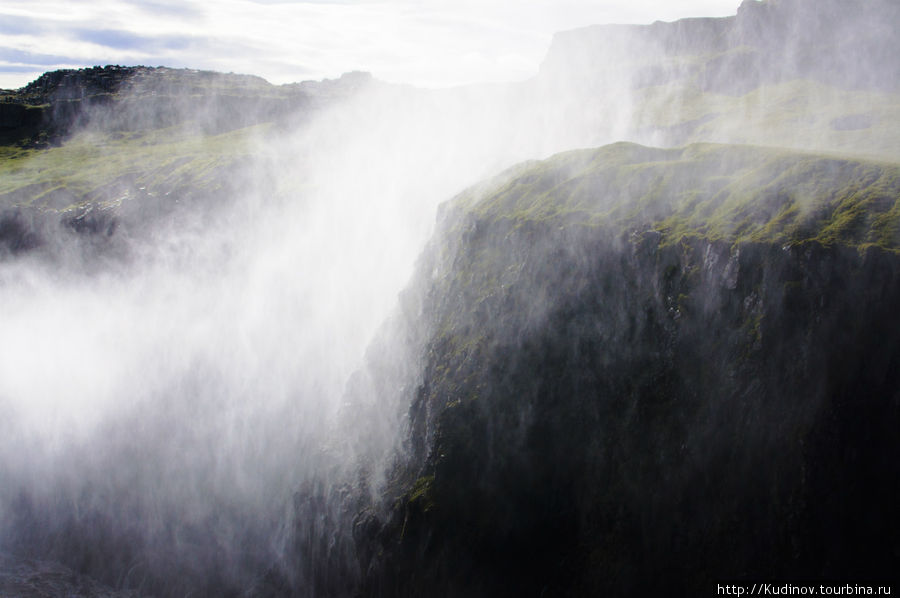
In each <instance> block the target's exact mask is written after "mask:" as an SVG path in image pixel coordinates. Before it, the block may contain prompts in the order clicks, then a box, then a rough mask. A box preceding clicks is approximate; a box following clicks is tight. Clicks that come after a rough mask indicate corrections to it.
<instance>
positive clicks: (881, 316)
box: [357, 146, 900, 596]
mask: <svg viewBox="0 0 900 598" xmlns="http://www.w3.org/2000/svg"><path fill="white" fill-rule="evenodd" d="M764 154H765V152H764V151H763V150H750V149H745V150H738V149H735V148H717V149H715V150H714V151H710V153H708V154H706V157H705V158H703V160H708V161H705V162H704V164H705V166H704V171H705V175H706V176H707V177H709V178H708V181H710V182H712V181H716V183H715V185H722V187H720V188H719V191H718V192H714V191H712V190H707V191H702V190H700V189H701V188H702V187H703V186H704V183H703V181H702V180H701V179H700V178H699V175H698V174H697V171H696V170H695V169H693V168H692V167H691V166H690V163H691V162H692V161H693V159H691V158H690V157H689V155H690V148H689V149H688V150H685V151H680V150H678V151H674V153H670V154H669V155H668V159H669V162H668V163H667V165H666V166H660V162H659V161H660V159H661V158H664V157H665V155H664V153H662V152H660V153H655V154H654V153H653V152H652V151H650V150H646V152H645V151H644V150H641V149H640V148H636V147H633V146H615V147H612V148H604V150H599V151H596V152H593V153H587V154H584V153H581V154H580V153H577V152H574V153H572V154H570V155H567V157H565V158H558V159H557V160H556V161H554V162H551V163H550V164H538V165H529V166H528V167H524V168H523V169H521V170H520V171H515V172H512V173H508V174H507V175H506V176H505V177H504V178H503V179H502V180H500V181H498V182H495V184H494V185H493V186H489V189H488V190H486V191H484V190H482V191H480V192H472V193H470V194H464V195H463V196H461V197H459V198H457V199H456V200H455V201H454V202H451V203H450V204H449V205H448V206H447V208H446V210H445V214H444V220H443V224H442V227H441V229H442V231H441V233H440V235H439V236H438V237H437V239H436V241H435V243H434V245H433V246H432V248H431V250H430V253H429V254H428V256H427V257H426V258H424V259H423V262H422V264H421V267H420V277H419V279H418V285H419V287H418V288H419V291H418V292H419V295H418V296H419V297H420V301H421V303H420V305H421V307H420V309H421V312H420V315H419V316H418V318H417V320H416V321H418V322H428V323H429V324H427V325H426V326H425V328H421V325H419V326H420V327H419V328H418V329H417V330H418V335H411V336H410V338H417V339H418V340H417V341H415V342H416V343H419V346H420V347H421V348H420V349H418V350H420V351H421V352H422V355H423V356H425V363H424V366H423V371H424V374H423V377H422V379H421V383H420V385H419V388H418V391H417V392H416V393H415V395H414V399H413V402H412V405H411V407H410V409H409V422H410V424H409V436H408V442H407V446H408V447H409V452H408V457H407V459H408V460H407V461H405V463H404V465H403V466H402V467H400V468H399V469H398V471H397V473H396V478H395V482H394V485H393V487H391V488H390V489H389V490H388V491H387V493H386V496H385V498H384V501H385V503H386V505H387V506H386V507H381V509H383V510H381V511H379V507H377V506H375V507H373V508H372V510H371V511H369V512H368V514H367V515H364V516H363V517H361V518H360V520H359V521H360V523H359V525H358V529H357V543H358V549H359V554H360V555H361V557H362V563H361V570H362V571H364V572H368V573H367V577H366V579H365V584H364V590H363V594H364V595H367V596H420V595H429V596H517V595H544V596H593V595H640V594H644V593H646V592H656V591H660V592H663V593H665V594H666V595H685V596H690V595H700V594H703V593H706V592H708V591H709V588H710V587H714V586H713V584H714V583H715V581H716V580H717V579H733V578H740V577H747V578H769V577H784V578H813V579H824V578H827V577H834V576H837V577H847V578H851V577H852V578H860V579H861V578H884V577H885V576H889V575H890V574H891V572H892V571H895V570H896V568H897V566H898V565H900V544H898V540H897V537H896V534H894V532H893V530H896V529H897V527H898V525H900V521H898V514H897V510H896V504H897V503H898V500H900V481H898V477H897V476H896V474H895V465H894V464H895V463H896V462H897V459H898V458H900V442H898V441H897V438H896V430H897V429H898V426H900V392H898V388H900V367H898V366H900V338H898V337H897V335H896V334H895V333H894V332H893V331H895V330H897V329H898V328H897V327H898V325H900V319H898V315H897V314H896V310H895V309H894V306H895V305H896V302H897V301H900V258H898V254H897V248H898V247H900V245H898V243H897V241H898V238H897V235H896V228H894V233H893V237H892V240H891V241H890V242H887V243H885V244H882V245H878V244H871V243H866V242H865V241H863V242H862V243H857V242H853V241H848V240H846V239H845V240H844V241H833V242H829V241H828V240H827V235H826V236H819V235H817V233H820V232H821V227H822V224H821V223H822V221H823V220H827V219H828V218H829V216H827V215H825V212H818V213H811V214H809V219H808V220H804V222H806V223H807V224H808V223H818V224H816V225H815V226H812V225H810V226H812V227H811V228H810V226H807V225H806V224H802V225H801V224H798V226H797V227H796V228H795V229H794V231H793V232H792V233H791V234H790V235H789V236H790V237H791V238H790V240H785V239H783V238H781V237H778V240H777V241H776V237H777V235H775V236H770V235H771V231H772V229H771V228H769V227H770V226H771V225H773V224H774V222H776V221H777V220H779V218H780V217H779V216H778V214H779V210H780V208H783V207H785V206H787V205H789V204H790V201H791V199H790V198H791V197H797V196H798V195H801V194H804V193H806V191H804V187H805V185H807V183H808V182H809V181H808V180H806V178H805V177H804V176H803V175H800V174H798V173H797V170H796V169H795V168H794V167H795V166H796V163H793V165H792V163H791V161H790V158H789V157H788V156H785V155H781V156H780V157H779V158H777V159H772V160H771V161H769V160H768V159H767V158H765V157H764ZM770 157H771V156H770ZM616 160H619V162H618V164H619V167H620V168H613V167H607V168H604V167H603V166H602V164H603V162H604V161H616ZM802 160H812V161H813V162H816V161H817V160H816V159H812V158H810V157H808V156H807V157H804V158H802ZM822 160H825V161H826V162H827V160H826V159H822ZM735 161H743V162H744V164H745V165H746V167H747V168H746V170H744V171H743V176H745V177H749V178H750V179H756V178H757V177H760V178H771V179H772V180H778V173H779V172H782V173H788V172H791V173H793V175H795V176H794V177H793V178H792V179H788V178H782V179H780V182H779V183H778V184H777V185H773V186H772V187H770V188H768V189H764V190H762V191H760V194H761V195H762V196H763V197H758V198H755V199H754V201H752V202H751V203H750V204H748V205H750V206H752V207H751V208H748V211H747V212H745V213H744V214H742V217H745V218H746V219H747V220H752V219H754V218H759V217H763V216H762V214H761V213H760V211H767V210H770V209H771V210H773V211H772V212H770V213H769V215H768V216H764V217H763V219H764V220H765V221H760V223H759V224H760V229H759V230H760V231H769V232H765V233H761V234H759V235H756V236H755V240H750V238H751V236H752V235H750V236H742V235H741V233H740V232H734V231H732V233H731V234H730V235H727V236H724V237H718V236H717V233H716V232H715V231H714V230H713V229H712V227H711V226H710V223H711V222H712V221H714V220H715V217H713V216H709V217H708V218H707V219H706V221H705V222H706V224H703V225H700V226H699V227H698V228H697V229H695V230H694V231H693V233H690V234H680V233H679V234H677V235H673V234H672V231H673V229H672V228H671V227H670V226H669V225H668V224H665V223H666V222H667V217H670V216H671V215H672V213H673V212H676V213H677V209H676V206H677V205H678V203H679V200H678V199H677V198H679V197H685V196H691V195H693V197H694V199H693V201H694V202H695V203H694V207H693V209H696V210H697V211H698V212H703V213H706V214H713V213H716V212H715V206H716V204H717V201H722V202H723V203H727V201H728V200H727V199H726V200H724V201H723V200H722V195H723V193H726V192H725V191H722V189H728V188H729V185H732V188H731V190H732V191H734V187H733V185H734V184H735V182H736V181H735V179H733V178H731V177H733V176H734V172H735V168H734V164H735ZM651 163H653V164H655V165H654V166H650V171H652V170H653V169H656V168H659V169H661V170H665V172H666V180H667V183H666V184H665V185H663V186H662V187H655V188H654V187H653V177H652V176H651V175H650V171H648V170H646V169H645V168H644V167H642V164H643V165H644V166H649V165H650V164H651ZM821 164H824V163H820V165H821ZM579 165H580V166H579ZM782 169H783V170H782ZM625 172H627V173H629V175H630V177H631V178H630V179H629V180H627V181H621V183H622V184H623V185H625V189H624V190H622V188H621V187H618V186H617V185H616V184H615V183H616V182H617V176H622V175H623V174H624V173H625ZM820 172H821V171H820ZM689 173H690V174H689ZM642 174H643V175H644V176H643V178H644V180H642V177H641V175H642ZM883 174H884V175H885V176H886V177H887V178H882V179H879V180H881V181H882V182H884V181H886V180H888V179H892V178H893V177H894V176H895V173H893V171H890V172H885V173H883ZM723 177H724V180H723ZM823 178H824V180H820V183H822V185H823V186H822V187H820V189H821V192H820V193H821V194H818V193H817V194H815V195H814V196H813V197H809V198H808V199H809V200H810V202H811V204H810V205H821V202H823V201H825V202H826V203H828V202H829V201H834V202H837V204H840V202H842V201H844V200H846V199H847V195H846V193H848V192H847V191H846V189H847V188H842V184H843V183H846V179H845V178H844V174H840V173H838V171H834V175H833V176H832V178H827V177H823ZM648 179H649V180H648ZM842 181H843V183H842ZM645 183H646V185H645ZM873 184H874V186H875V187H876V188H877V191H876V194H878V195H879V196H883V201H884V204H883V205H882V208H887V206H888V204H889V205H896V204H897V202H898V200H900V188H897V187H896V184H894V185H893V186H892V187H889V188H888V187H882V186H881V183H877V182H874V181H873ZM856 190H857V191H859V189H856ZM644 192H646V193H647V195H643V194H642V193H644ZM717 194H718V199H717ZM565 196H568V197H570V198H573V199H572V201H571V202H567V201H564V200H563V201H560V198H561V197H565ZM766 198H768V200H769V201H768V202H766V201H764V200H765V199H766ZM554 199H555V200H557V201H559V203H560V204H562V206H561V207H559V209H558V210H556V211H554V210H552V209H550V208H549V206H548V204H549V203H552V202H553V201H554ZM575 205H578V206H579V208H580V211H579V212H574V211H567V209H566V208H567V207H572V206H575ZM619 206H640V208H638V209H632V210H631V211H630V212H629V213H628V214H627V215H624V216H623V217H622V219H621V220H619V221H616V214H617V207H619ZM525 207H528V210H522V208H525ZM720 208H721V204H720ZM882 208H876V210H880V209H882ZM825 209H826V210H827V208H825ZM887 209H890V208H887ZM719 212H721V209H720V210H719ZM594 214H602V217H599V218H597V219H592V217H591V215H594ZM872 215H873V214H870V216H872ZM860 216H861V220H860V226H863V225H862V222H864V221H870V219H869V216H862V215H860ZM781 217H783V216H781ZM770 219H771V220H770ZM891 226H894V227H896V223H895V224H893V225H891ZM861 234H862V235H863V237H862V239H865V238H866V237H865V235H866V234H868V233H861ZM409 330H416V324H415V323H413V322H412V321H411V322H410V324H409ZM414 344H415V343H414ZM379 512H380V513H381V514H380V515H379Z"/></svg>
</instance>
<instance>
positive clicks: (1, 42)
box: [0, 0, 740, 89]
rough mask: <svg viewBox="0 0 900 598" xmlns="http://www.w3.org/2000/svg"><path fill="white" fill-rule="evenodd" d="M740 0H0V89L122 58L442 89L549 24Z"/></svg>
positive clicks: (532, 46)
mask: <svg viewBox="0 0 900 598" xmlns="http://www.w3.org/2000/svg"><path fill="white" fill-rule="evenodd" d="M739 3H740V0H684V1H678V2H673V1H671V0H612V1H597V0H304V1H297V0H216V1H209V0H206V1H203V2H200V1H198V0H183V1H179V2H172V1H169V0H41V1H40V2H35V1H34V0H3V2H2V4H0V88H7V89H9V88H16V87H20V86H22V85H25V84H26V83H28V82H29V81H31V80H33V79H34V78H35V77H37V76H38V75H39V74H40V73H42V72H44V71H47V70H53V69H57V68H76V67H82V66H92V65H105V64H122V65H134V64H143V65H148V66H160V65H165V66H172V67H189V68H199V69H210V70H218V71H224V72H238V73H249V74H254V75H259V76H261V77H264V78H266V79H267V80H269V81H271V82H272V83H289V82H294V81H303V80H308V79H322V78H326V77H327V78H333V77H337V76H339V75H340V74H341V73H343V72H346V71H351V70H366V71H370V72H372V73H373V74H374V75H375V76H376V77H378V78H380V79H384V80H387V81H394V82H404V83H412V84H414V85H419V86H426V87H443V86H449V85H456V84H461V83H470V82H476V81H511V80H520V79H525V78H527V77H529V76H531V75H533V74H534V73H536V72H537V68H538V65H539V63H540V61H541V59H542V57H543V55H544V53H545V52H546V50H547V47H548V46H549V43H550V39H551V37H552V34H553V33H554V32H556V31H562V30H565V29H572V28H575V27H582V26H586V25H592V24H597V23H650V22H653V21H655V20H664V21H670V20H674V19H678V18H682V17H687V16H724V15H732V14H734V13H735V12H736V10H737V6H738V4H739Z"/></svg>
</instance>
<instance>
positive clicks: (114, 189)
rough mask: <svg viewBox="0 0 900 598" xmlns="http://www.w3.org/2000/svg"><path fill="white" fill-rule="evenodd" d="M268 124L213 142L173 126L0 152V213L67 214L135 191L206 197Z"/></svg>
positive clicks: (85, 135)
mask: <svg viewBox="0 0 900 598" xmlns="http://www.w3.org/2000/svg"><path fill="white" fill-rule="evenodd" d="M268 128H269V126H268V125H257V126H254V127H248V128H244V129H239V130H236V131H231V132H228V133H223V134H219V135H198V134H197V133H196V132H193V131H190V130H188V129H184V128H180V127H171V128H167V129H160V130H154V131H149V132H120V133H108V132H107V133H81V134H78V135H75V136H74V137H72V138H71V139H69V140H68V141H67V142H66V143H65V144H63V145H61V146H59V147H51V148H48V149H25V148H22V147H19V146H2V147H0V206H26V205H28V206H35V207H41V208H48V209H56V210H65V209H67V208H70V207H73V206H77V205H81V204H85V203H92V202H96V203H98V204H101V205H104V204H107V203H109V202H116V201H120V200H121V199H122V198H123V197H124V196H128V194H134V193H136V192H138V191H139V190H140V191H142V192H144V193H145V194H147V195H151V196H152V195H165V194H168V193H171V192H175V191H177V192H178V193H179V194H181V195H183V194H186V193H191V192H202V193H207V194H208V193H212V192H214V191H216V190H217V189H220V188H221V187H222V186H223V185H225V184H227V183H228V181H229V180H231V178H232V177H231V176H230V175H232V174H233V172H234V169H235V168H236V167H239V166H240V165H241V164H242V163H246V162H247V161H248V160H250V159H251V148H252V142H253V140H254V139H255V138H256V137H257V136H259V135H262V134H263V133H264V132H265V131H266V130H267V129H268Z"/></svg>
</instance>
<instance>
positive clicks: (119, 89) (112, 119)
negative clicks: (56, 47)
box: [0, 66, 371, 143]
mask: <svg viewBox="0 0 900 598" xmlns="http://www.w3.org/2000/svg"><path fill="white" fill-rule="evenodd" d="M370 82H371V77H370V76H369V75H368V74H367V73H348V74H346V75H344V76H343V77H341V78H340V79H336V80H334V81H327V80H326V81H322V82H305V83H303V84H296V85H285V86H274V85H271V84H269V83H267V82H266V81H265V80H264V79H261V78H259V77H255V76H250V75H234V74H223V73H215V72H209V71H196V70H190V69H171V68H166V67H156V68H153V67H143V66H134V67H131V66H128V67H124V66H105V67H99V66H98V67H92V68H86V69H77V70H73V69H67V70H59V71H52V72H48V73H45V74H43V75H41V76H40V77H39V78H38V79H36V80H35V81H33V82H31V83H29V84H28V85H26V86H25V87H23V88H22V89H19V90H16V91H14V92H11V93H5V94H3V95H2V96H0V136H2V139H0V140H5V141H23V140H25V141H27V140H31V141H32V143H34V142H46V141H47V140H59V139H61V138H63V137H64V136H66V135H68V134H70V133H73V132H75V131H78V130H79V129H81V128H84V127H88V126H90V127H92V128H94V129H101V130H106V131H119V132H122V131H142V130H145V129H160V128H164V127H169V126H174V125H189V126H192V127H195V128H196V129H197V130H198V131H199V132H201V133H204V134H218V133H223V132H226V131H231V130H234V129H239V128H242V127H246V126H250V125H254V124H258V123H263V122H273V121H276V122H284V121H286V120H287V119H290V118H297V117H298V116H302V115H303V113H304V111H308V110H311V109H315V108H318V107H321V106H322V105H325V104H327V103H329V102H333V101H334V100H336V99H340V98H344V97H347V96H348V95H350V94H352V93H354V92H355V91H357V90H358V89H359V88H360V87H362V86H365V85H367V84H369V83H370Z"/></svg>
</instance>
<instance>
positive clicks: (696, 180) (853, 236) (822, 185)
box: [451, 143, 900, 251]
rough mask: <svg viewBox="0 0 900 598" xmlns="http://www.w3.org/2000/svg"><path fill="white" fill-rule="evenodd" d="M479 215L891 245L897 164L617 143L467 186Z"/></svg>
mask: <svg viewBox="0 0 900 598" xmlns="http://www.w3.org/2000/svg"><path fill="white" fill-rule="evenodd" d="M451 209H455V210H459V211H461V212H463V213H469V214H471V215H472V216H473V217H475V218H477V219H479V220H508V221H510V222H512V223H514V225H516V226H522V225H523V224H525V223H527V222H545V223H551V224H552V223H554V222H557V223H559V224H560V225H563V224H566V223H570V224H571V223H575V224H579V225H589V226H592V227H602V228H609V229H612V230H614V231H618V232H620V233H627V232H631V231H638V232H639V231H644V230H655V231H658V232H659V233H661V234H662V237H663V238H662V243H663V245H665V244H667V243H674V242H678V241H679V240H680V239H682V238H684V237H699V238H705V239H709V240H714V241H727V242H729V243H743V242H756V243H773V244H778V245H791V244H797V243H806V242H810V241H815V242H818V243H820V244H822V245H825V246H831V245H835V244H840V245H847V246H854V247H857V248H859V249H864V248H865V247H866V246H869V245H877V246H879V247H880V248H882V249H886V250H890V251H898V250H900V235H898V231H900V219H898V216H900V164H898V163H891V162H884V161H873V160H863V159H859V158H849V157H837V156H830V155H822V154H809V153H801V152H796V151H790V150H779V149H770V148H761V147H753V146H723V145H716V144H695V145H690V146H687V147H684V148H681V149H655V148H648V147H642V146H638V145H634V144H629V143H618V144H613V145H610V146H606V147H603V148H600V149H595V150H577V151H570V152H565V153H562V154H558V155H556V156H553V157H552V158H549V159H548V160H545V161H543V162H536V163H529V164H527V165H524V166H522V167H518V168H514V169H511V170H510V171H507V172H506V173H504V174H503V175H501V176H499V177H498V178H496V179H495V180H494V181H493V182H492V183H491V184H488V185H482V186H480V187H478V188H473V189H471V190H468V191H466V192H464V193H462V194H461V195H459V196H458V197H457V198H455V199H454V200H453V202H452V203H451Z"/></svg>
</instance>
